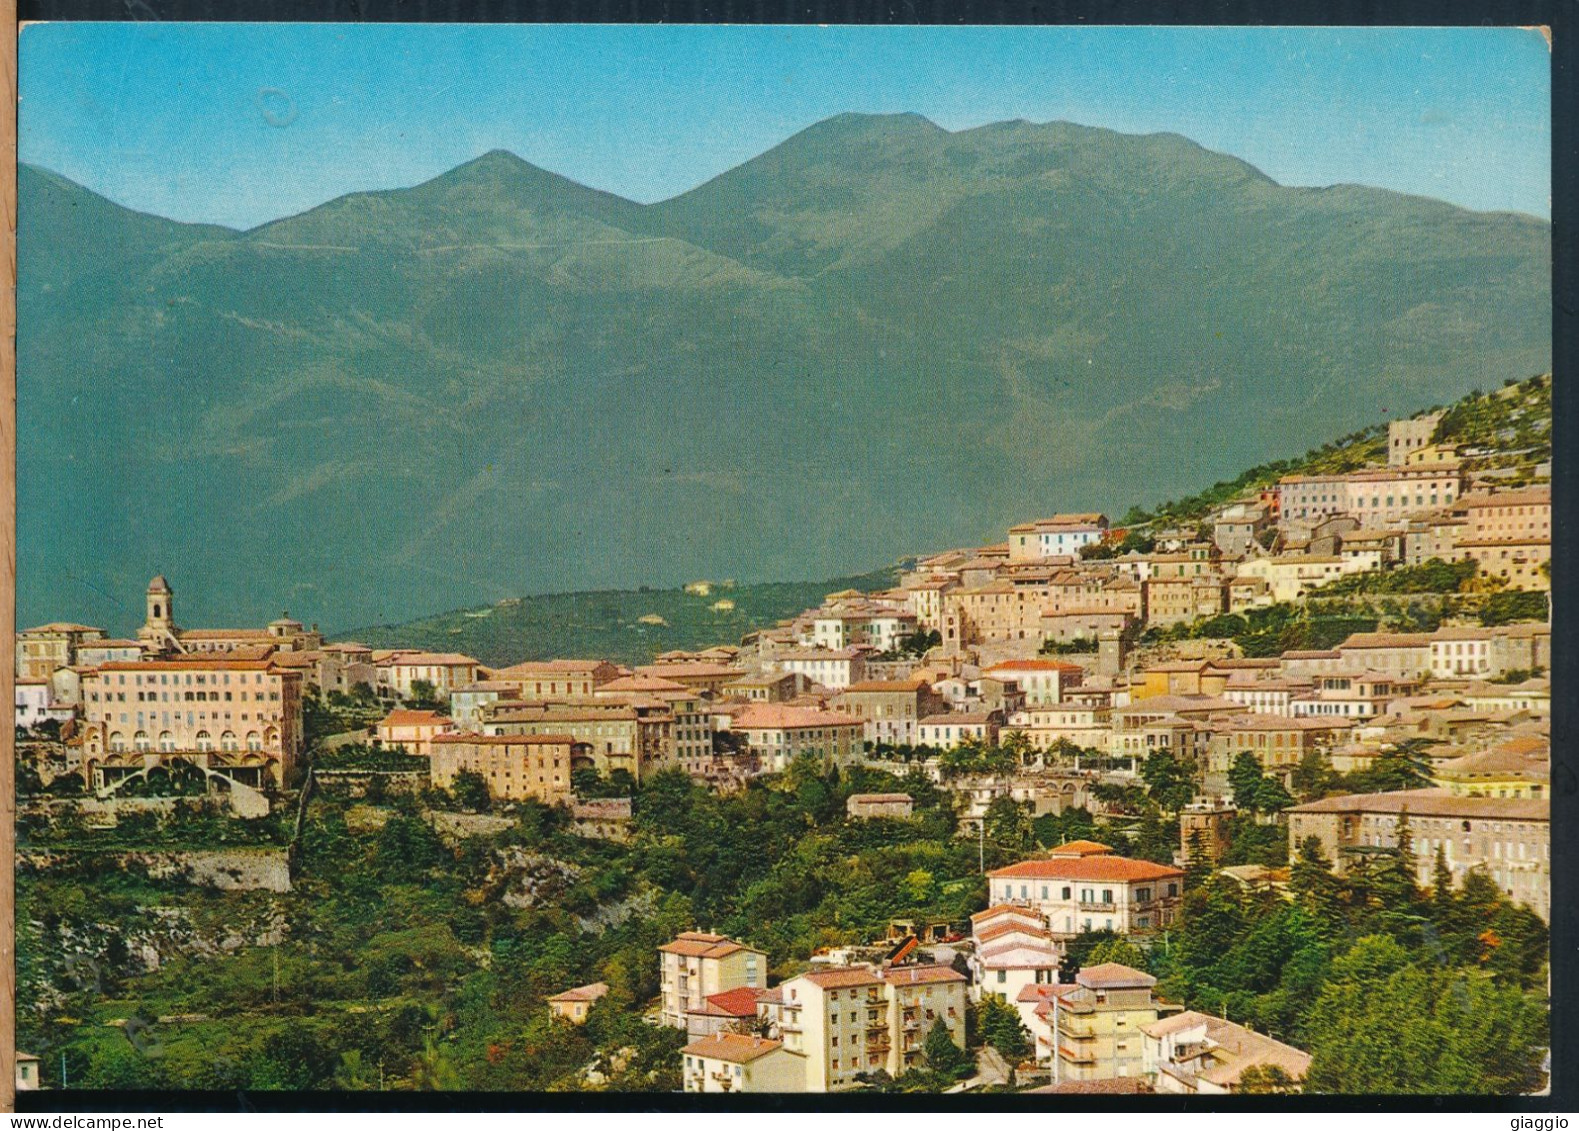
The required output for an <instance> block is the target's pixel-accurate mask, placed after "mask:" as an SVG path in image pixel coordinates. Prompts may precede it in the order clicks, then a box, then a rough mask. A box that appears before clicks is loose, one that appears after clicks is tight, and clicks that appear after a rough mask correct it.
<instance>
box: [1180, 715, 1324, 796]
mask: <svg viewBox="0 0 1579 1131" xmlns="http://www.w3.org/2000/svg"><path fill="white" fill-rule="evenodd" d="M1354 725H1355V724H1354V721H1353V720H1352V719H1349V718H1344V717H1341V716H1339V717H1336V718H1333V717H1328V716H1311V717H1290V716H1286V715H1238V716H1235V717H1233V718H1228V719H1218V720H1214V721H1213V722H1212V724H1211V729H1212V735H1211V740H1210V742H1209V743H1208V744H1207V755H1206V774H1207V779H1206V784H1207V785H1208V786H1209V787H1210V786H1212V785H1214V784H1215V785H1217V786H1219V788H1220V787H1221V786H1222V785H1223V784H1224V783H1226V781H1227V775H1228V771H1229V770H1230V769H1232V768H1233V764H1234V760H1235V759H1236V758H1238V757H1239V755H1241V754H1254V755H1255V756H1256V758H1257V759H1259V760H1260V762H1261V766H1262V768H1263V769H1265V770H1268V771H1270V772H1273V773H1279V774H1284V773H1287V772H1289V771H1291V770H1293V769H1294V768H1295V767H1297V766H1298V765H1299V763H1300V760H1301V759H1302V758H1304V756H1305V755H1306V754H1309V753H1311V752H1312V751H1328V750H1331V749H1332V748H1333V747H1334V746H1336V745H1338V744H1340V743H1341V742H1343V741H1344V740H1345V739H1346V738H1347V737H1348V735H1349V732H1350V731H1351V729H1352V728H1353V727H1354Z"/></svg>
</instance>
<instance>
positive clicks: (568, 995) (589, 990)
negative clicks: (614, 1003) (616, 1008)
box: [548, 982, 609, 1001]
mask: <svg viewBox="0 0 1579 1131" xmlns="http://www.w3.org/2000/svg"><path fill="white" fill-rule="evenodd" d="M608 992H609V987H608V985H607V983H605V982H593V983H592V984H591V985H587V986H577V987H576V988H575V989H573V990H566V991H565V992H564V993H562V994H555V995H554V996H553V997H551V998H549V999H548V1000H549V1001H597V1000H598V999H599V998H600V997H602V996H603V995H604V994H606V993H608Z"/></svg>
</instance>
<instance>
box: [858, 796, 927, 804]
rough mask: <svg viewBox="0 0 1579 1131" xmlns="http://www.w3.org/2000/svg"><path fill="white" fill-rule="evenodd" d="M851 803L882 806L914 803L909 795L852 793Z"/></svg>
mask: <svg viewBox="0 0 1579 1131" xmlns="http://www.w3.org/2000/svg"><path fill="white" fill-rule="evenodd" d="M849 800H850V801H854V802H857V803H862V804H869V805H880V804H885V803H889V802H900V801H914V800H915V798H913V797H911V796H910V795H909V794H908V793H852V794H850V798H849Z"/></svg>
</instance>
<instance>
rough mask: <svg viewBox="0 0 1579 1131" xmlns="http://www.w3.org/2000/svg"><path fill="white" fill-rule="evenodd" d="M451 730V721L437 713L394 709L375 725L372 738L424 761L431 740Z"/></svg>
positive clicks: (453, 724)
mask: <svg viewBox="0 0 1579 1131" xmlns="http://www.w3.org/2000/svg"><path fill="white" fill-rule="evenodd" d="M454 729H456V727H455V722H454V720H453V719H451V718H449V717H448V716H447V715H441V714H439V713H438V712H437V711H408V710H405V709H403V708H398V709H396V710H393V711H391V712H389V714H387V715H385V716H384V717H383V718H382V719H380V720H379V721H378V725H376V726H375V727H374V728H373V737H374V738H376V739H377V740H378V741H379V742H380V743H382V744H383V745H385V746H399V747H401V748H402V749H404V750H405V751H406V753H408V754H416V755H418V756H420V757H423V758H426V757H429V756H430V755H432V753H433V745H432V744H433V738H434V736H435V735H439V734H443V733H444V732H445V731H449V730H454Z"/></svg>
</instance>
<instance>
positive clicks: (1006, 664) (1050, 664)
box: [987, 660, 1085, 675]
mask: <svg viewBox="0 0 1579 1131" xmlns="http://www.w3.org/2000/svg"><path fill="white" fill-rule="evenodd" d="M987 670H988V671H990V672H997V671H1005V672H1007V671H1015V672H1079V673H1080V674H1081V675H1084V674H1085V669H1084V668H1082V667H1081V666H1080V665H1079V664H1071V663H1069V662H1067V661H1065V660H1004V661H1002V662H1001V663H996V664H993V665H992V667H990V668H988V669H987Z"/></svg>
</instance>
